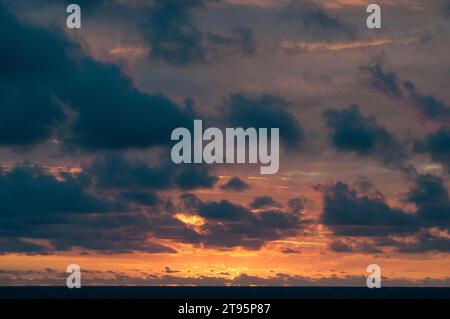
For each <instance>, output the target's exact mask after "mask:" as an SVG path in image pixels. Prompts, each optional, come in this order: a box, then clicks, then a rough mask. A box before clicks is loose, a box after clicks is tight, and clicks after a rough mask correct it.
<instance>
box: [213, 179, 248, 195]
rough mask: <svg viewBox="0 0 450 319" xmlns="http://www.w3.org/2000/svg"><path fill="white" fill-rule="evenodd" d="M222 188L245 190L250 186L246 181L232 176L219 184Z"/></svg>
mask: <svg viewBox="0 0 450 319" xmlns="http://www.w3.org/2000/svg"><path fill="white" fill-rule="evenodd" d="M220 188H221V189H223V190H231V191H237V192H240V191H245V190H247V189H249V188H250V185H248V184H247V183H246V182H244V181H242V180H241V179H240V178H239V177H233V178H231V179H230V180H229V181H228V182H226V183H225V184H223V185H221V186H220Z"/></svg>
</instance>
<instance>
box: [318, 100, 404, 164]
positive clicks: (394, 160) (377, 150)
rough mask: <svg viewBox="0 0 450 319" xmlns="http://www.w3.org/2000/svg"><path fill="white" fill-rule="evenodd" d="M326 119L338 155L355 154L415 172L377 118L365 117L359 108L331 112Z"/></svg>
mask: <svg viewBox="0 0 450 319" xmlns="http://www.w3.org/2000/svg"><path fill="white" fill-rule="evenodd" d="M323 117H324V119H325V123H326V125H327V127H328V130H329V132H328V138H329V141H330V143H331V145H333V146H334V147H335V148H336V149H337V150H338V151H340V152H354V153H356V154H357V155H359V156H363V157H372V158H375V159H377V160H379V161H381V162H382V163H384V164H386V165H389V166H393V167H397V168H400V169H402V170H405V171H411V167H410V166H409V165H408V164H407V163H406V161H407V159H408V156H407V153H406V151H405V150H404V147H403V146H402V144H400V143H399V142H398V141H397V139H396V138H395V136H394V135H393V134H392V133H390V132H389V131H388V130H387V129H386V128H385V127H384V126H382V125H380V124H378V122H377V121H376V119H375V118H374V117H364V116H363V115H362V114H361V112H360V109H359V107H358V106H357V105H351V106H350V107H348V108H346V109H343V110H337V109H329V110H327V111H325V112H324V113H323Z"/></svg>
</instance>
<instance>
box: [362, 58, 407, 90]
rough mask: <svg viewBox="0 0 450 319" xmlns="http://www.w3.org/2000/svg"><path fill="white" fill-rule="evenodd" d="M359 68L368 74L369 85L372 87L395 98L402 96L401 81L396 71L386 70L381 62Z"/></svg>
mask: <svg viewBox="0 0 450 319" xmlns="http://www.w3.org/2000/svg"><path fill="white" fill-rule="evenodd" d="M359 68H360V70H361V72H363V73H364V74H365V75H366V76H367V80H366V81H367V85H368V86H369V87H371V88H372V89H374V90H376V91H379V92H381V93H384V94H386V95H387V96H389V97H393V98H398V97H401V96H402V90H401V87H400V82H399V79H398V77H397V75H396V74H395V73H394V72H386V71H384V70H383V67H382V66H381V64H379V63H376V64H373V65H362V66H360V67H359Z"/></svg>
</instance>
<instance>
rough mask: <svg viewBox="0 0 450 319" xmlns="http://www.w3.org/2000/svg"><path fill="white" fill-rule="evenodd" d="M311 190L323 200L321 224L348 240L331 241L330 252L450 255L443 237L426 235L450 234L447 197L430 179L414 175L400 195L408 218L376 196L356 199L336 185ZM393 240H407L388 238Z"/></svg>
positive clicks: (357, 195) (439, 183)
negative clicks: (388, 250) (410, 207)
mask: <svg viewBox="0 0 450 319" xmlns="http://www.w3.org/2000/svg"><path fill="white" fill-rule="evenodd" d="M316 189H317V190H319V191H320V192H321V193H322V196H323V203H324V208H323V212H322V217H321V221H322V223H323V224H325V225H327V226H328V227H330V228H331V229H332V231H333V233H334V234H335V235H338V236H348V237H352V240H349V239H348V238H347V239H345V240H344V239H342V238H338V239H336V240H335V241H334V242H333V243H331V245H330V248H331V249H332V250H333V251H336V252H345V251H355V252H356V251H357V252H368V253H378V252H380V251H381V248H384V247H391V248H395V249H396V250H398V251H400V252H409V253H419V252H426V251H442V252H447V251H449V250H450V247H449V244H450V241H449V240H448V238H447V237H445V236H443V235H438V234H434V233H432V232H430V228H431V229H432V228H439V229H440V230H441V231H443V232H447V233H448V231H449V229H450V228H449V227H450V199H449V193H448V190H447V188H446V187H445V186H444V184H443V181H442V179H440V178H438V177H436V176H433V175H430V174H425V175H418V176H417V177H416V179H415V183H414V185H413V186H412V187H411V189H410V191H409V192H407V193H406V194H405V195H404V198H403V201H404V202H405V203H408V204H414V205H415V207H416V210H415V212H414V213H411V212H406V211H403V210H401V209H398V208H393V207H390V206H389V205H388V204H387V203H386V200H385V199H384V197H383V195H382V194H381V193H380V192H377V191H373V192H372V193H370V194H366V193H360V192H358V191H357V190H355V189H352V188H350V187H349V186H348V185H347V184H345V183H342V182H337V183H335V184H329V185H319V186H317V187H316ZM398 235H404V236H410V239H411V240H409V241H404V240H400V241H399V240H398V239H395V237H390V236H398ZM367 237H370V239H367ZM344 238H345V237H344ZM360 239H362V240H363V241H361V240H360Z"/></svg>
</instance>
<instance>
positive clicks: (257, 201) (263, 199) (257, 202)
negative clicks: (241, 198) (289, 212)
mask: <svg viewBox="0 0 450 319" xmlns="http://www.w3.org/2000/svg"><path fill="white" fill-rule="evenodd" d="M281 206H282V205H281V203H279V202H277V201H276V200H274V199H273V198H272V197H270V196H258V197H255V198H254V199H253V201H252V202H251V203H250V207H251V208H253V209H260V208H267V207H272V208H281Z"/></svg>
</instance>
